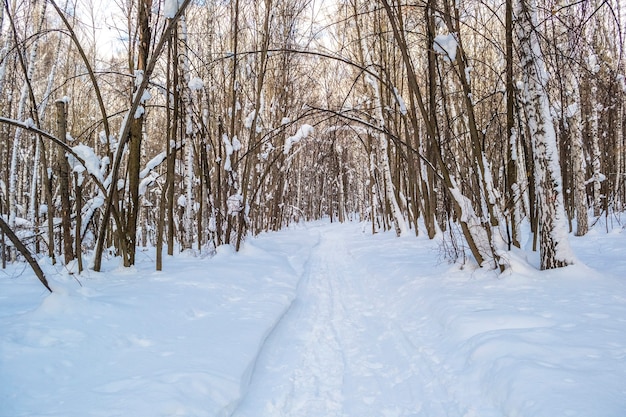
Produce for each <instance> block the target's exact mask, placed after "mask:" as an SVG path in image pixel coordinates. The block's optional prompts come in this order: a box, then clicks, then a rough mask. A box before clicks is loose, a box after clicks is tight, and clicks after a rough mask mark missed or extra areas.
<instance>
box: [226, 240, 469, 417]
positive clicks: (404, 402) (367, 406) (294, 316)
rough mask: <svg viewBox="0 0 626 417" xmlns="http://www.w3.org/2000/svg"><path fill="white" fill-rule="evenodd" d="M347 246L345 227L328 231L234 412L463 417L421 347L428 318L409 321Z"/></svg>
mask: <svg viewBox="0 0 626 417" xmlns="http://www.w3.org/2000/svg"><path fill="white" fill-rule="evenodd" d="M350 250H351V248H350V242H349V238H348V237H346V236H345V235H343V234H342V232H341V229H336V228H335V229H328V228H324V229H323V230H322V233H321V235H320V243H319V245H318V246H317V248H316V249H314V251H313V253H312V256H311V258H310V260H309V262H308V264H307V266H306V268H305V270H304V274H303V277H302V281H301V283H300V287H299V289H298V294H297V298H296V300H295V301H294V304H293V305H292V307H291V309H290V310H289V312H288V313H287V314H286V315H285V316H284V317H283V319H282V320H281V322H280V323H279V324H278V326H277V327H276V329H275V330H274V332H273V333H272V334H271V335H270V337H269V338H268V339H267V341H266V343H265V344H264V346H263V349H262V351H261V353H260V356H259V359H258V361H257V364H256V367H255V370H254V372H253V375H252V379H251V383H250V387H249V390H248V392H247V393H246V395H245V397H244V398H243V400H242V402H241V403H240V404H239V407H238V408H237V409H236V410H235V412H234V413H233V414H232V415H233V416H234V417H253V416H254V417H261V416H268V417H277V416H298V417H308V416H311V417H313V416H315V417H322V416H323V417H332V416H345V417H350V416H355V417H357V416H358V417H367V416H372V417H373V416H376V417H404V416H448V415H459V413H458V410H457V409H455V408H456V407H455V405H454V404H453V403H451V402H449V401H446V402H445V403H444V402H442V399H445V398H448V396H447V395H446V393H445V392H444V387H445V384H443V383H442V382H441V381H440V380H439V379H438V378H442V374H443V373H444V372H443V371H442V370H440V369H437V368H438V366H437V360H436V358H435V357H433V356H432V354H431V353H429V352H431V350H430V349H428V347H427V346H425V345H422V343H420V338H421V337H422V335H421V334H420V329H422V328H424V326H423V323H424V321H425V320H426V318H425V317H415V318H414V321H412V322H407V321H406V315H403V314H402V313H401V312H397V311H396V310H397V308H398V307H397V306H396V305H397V304H398V303H396V302H394V299H393V298H394V296H393V293H392V294H390V293H389V292H388V291H386V288H385V282H386V280H385V277H383V276H379V275H376V274H374V273H372V272H371V271H368V270H367V269H365V268H364V267H363V266H361V265H358V264H357V262H356V261H355V259H354V258H353V257H352V255H351V252H350ZM397 313H400V314H397ZM397 317H403V320H402V321H400V320H398V318H397Z"/></svg>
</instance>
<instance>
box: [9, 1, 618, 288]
mask: <svg viewBox="0 0 626 417" xmlns="http://www.w3.org/2000/svg"><path fill="white" fill-rule="evenodd" d="M95 3H97V2H94V1H93V0H76V1H73V0H27V1H21V0H5V1H4V2H3V6H2V8H1V9H0V28H1V33H0V136H1V138H2V140H0V226H1V231H0V257H1V262H2V267H3V268H5V267H6V265H7V263H10V262H14V261H16V260H26V261H28V262H29V263H30V264H31V265H32V266H33V268H37V261H36V259H37V258H40V257H49V258H50V259H51V260H52V262H57V263H61V264H64V265H66V266H67V268H69V269H72V270H73V271H75V272H77V273H80V271H82V270H83V269H84V268H92V269H94V270H95V271H98V270H100V268H101V265H102V260H103V258H106V257H111V256H119V257H120V258H121V262H122V263H123V265H124V266H131V265H134V263H135V255H136V251H137V248H140V247H154V248H156V258H155V268H156V269H157V270H161V269H162V268H163V263H164V255H165V254H168V255H172V254H174V253H178V252H183V251H189V252H190V253H192V254H195V255H197V256H205V255H207V256H208V255H211V254H212V253H214V252H215V250H216V248H218V247H219V246H221V245H232V246H233V247H234V248H235V249H236V250H239V248H240V247H241V246H242V244H243V243H244V242H245V239H246V237H247V236H250V235H256V234H258V233H260V232H263V231H275V230H279V229H281V228H284V227H286V226H288V225H290V224H293V223H297V222H301V221H311V220H316V219H320V218H330V219H331V221H337V222H344V221H349V220H357V221H363V222H367V224H368V225H369V226H368V231H369V232H371V233H377V232H379V231H384V230H393V231H395V233H396V234H397V235H398V236H401V235H408V234H426V235H427V236H429V237H430V238H433V237H435V236H436V235H438V234H443V235H445V236H446V238H445V242H446V243H445V245H444V246H445V248H444V249H445V252H446V255H447V256H448V257H449V258H450V259H452V260H455V261H459V262H468V261H472V262H474V261H475V262H476V263H477V264H478V265H480V266H482V267H484V268H490V269H500V270H505V269H506V268H507V267H508V265H507V262H506V258H505V257H503V255H504V254H505V253H506V251H509V250H511V249H512V248H513V247H521V246H522V242H525V241H528V240H529V239H531V241H532V250H536V251H539V254H540V268H541V269H552V268H558V267H562V266H566V265H569V264H571V263H572V262H573V256H572V254H571V250H570V248H569V243H568V239H569V238H568V236H569V235H570V234H575V235H577V236H582V235H584V234H586V233H587V232H588V230H589V229H590V228H591V227H593V226H594V224H595V223H596V222H597V221H598V220H599V219H604V220H605V221H603V222H602V224H606V225H607V227H609V225H612V224H619V222H620V213H621V212H623V210H624V204H625V203H626V184H625V178H624V175H625V174H626V155H625V146H624V145H625V137H624V124H623V118H624V110H625V109H624V95H625V93H626V80H624V57H623V44H622V42H623V40H624V33H623V32H622V29H623V15H624V10H622V8H623V7H626V6H625V5H622V4H620V2H619V0H582V1H577V0H541V1H538V0H409V1H398V0H338V1H316V0H259V1H255V0H163V1H162V0H111V1H110V2H105V3H106V9H109V10H108V12H107V14H106V16H104V15H101V14H99V13H96V12H95V10H96V9H97V7H96V5H95ZM105 28H108V29H109V30H113V31H114V32H115V33H116V42H115V47H114V48H103V47H101V45H102V43H101V42H100V41H101V39H100V38H101V37H102V33H103V29H105ZM85 255H88V256H85ZM83 256H85V261H84V260H83ZM40 279H42V280H43V282H44V284H45V277H43V274H41V276H40Z"/></svg>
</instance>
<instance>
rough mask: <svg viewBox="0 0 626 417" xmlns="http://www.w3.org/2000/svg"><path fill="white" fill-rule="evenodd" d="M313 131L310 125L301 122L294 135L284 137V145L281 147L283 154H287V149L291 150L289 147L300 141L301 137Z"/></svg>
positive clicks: (303, 137)
mask: <svg viewBox="0 0 626 417" xmlns="http://www.w3.org/2000/svg"><path fill="white" fill-rule="evenodd" d="M313 131H314V129H313V126H311V125H308V124H303V125H302V126H300V128H299V129H298V131H297V132H296V134H295V135H293V136H289V137H288V138H287V139H285V147H284V148H283V153H284V154H285V155H287V154H289V151H291V147H292V146H293V145H294V144H296V143H298V142H300V141H301V140H302V139H306V138H307V137H308V136H309V135H310V134H312V133H313Z"/></svg>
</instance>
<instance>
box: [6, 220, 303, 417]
mask: <svg viewBox="0 0 626 417" xmlns="http://www.w3.org/2000/svg"><path fill="white" fill-rule="evenodd" d="M281 236H282V237H281ZM314 240H315V238H314V236H311V235H309V234H308V232H306V231H305V230H301V231H300V232H297V233H296V234H288V233H283V234H279V235H274V236H272V239H271V240H269V239H267V238H258V239H250V240H249V241H247V243H246V248H245V249H244V250H243V251H242V252H241V253H239V254H235V253H234V252H233V251H228V250H224V248H221V250H219V251H218V254H217V255H216V256H215V257H214V258H212V259H204V260H200V259H198V258H191V257H183V256H181V257H178V258H169V259H166V260H165V271H164V272H161V273H158V272H154V262H153V259H154V253H146V252H139V253H138V254H137V257H138V260H139V263H138V265H137V266H136V267H135V268H132V269H122V268H118V267H117V266H116V265H117V261H109V264H108V265H107V267H106V268H107V269H108V271H106V272H103V273H95V272H93V271H91V272H88V273H86V274H85V275H84V276H82V277H79V280H80V281H81V283H82V287H81V286H80V285H79V284H78V283H77V282H76V281H75V280H74V278H71V277H69V276H67V275H66V274H65V273H64V271H63V269H62V267H58V270H55V269H54V267H53V266H51V265H49V264H45V265H42V266H43V267H44V269H45V270H46V272H47V274H48V277H49V279H50V280H51V285H52V287H53V288H54V291H55V292H54V293H53V294H51V295H49V296H46V294H45V292H44V291H42V290H41V288H40V285H37V283H36V281H35V280H36V278H35V277H34V276H32V274H30V273H25V272H24V268H23V265H14V266H13V267H12V269H10V270H8V271H7V273H6V274H4V273H3V274H1V275H0V369H2V372H1V376H0V416H3V417H4V416H7V417H8V416H11V417H18V416H41V415H46V416H59V417H61V416H62V417H74V416H75V417H84V416H174V415H176V416H197V417H203V416H205V417H213V416H225V415H230V412H231V411H232V409H233V408H234V406H235V405H236V403H237V401H238V400H239V398H240V397H241V396H242V393H243V390H244V389H245V387H246V386H247V380H248V379H249V376H250V374H251V371H252V368H253V366H254V362H255V360H256V355H257V353H258V350H259V347H260V345H261V344H262V342H263V340H264V339H265V337H266V336H267V334H268V333H269V332H270V330H271V329H272V328H273V326H274V324H275V322H276V321H277V320H278V318H279V317H280V316H281V315H282V314H283V313H284V311H285V310H286V309H287V308H288V307H289V305H290V303H291V301H292V299H293V297H294V293H295V288H296V285H297V283H298V279H299V273H298V271H300V270H301V266H302V264H304V262H306V259H307V256H308V254H309V253H310V247H311V245H312V244H313V243H314ZM285 252H288V253H289V257H287V256H285V255H284V253H285ZM42 264H43V263H42Z"/></svg>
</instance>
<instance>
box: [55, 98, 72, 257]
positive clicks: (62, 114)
mask: <svg viewBox="0 0 626 417" xmlns="http://www.w3.org/2000/svg"><path fill="white" fill-rule="evenodd" d="M56 106H57V137H58V138H59V140H61V141H63V142H65V141H66V136H67V112H66V102H65V101H64V100H58V101H57V102H56ZM55 165H56V170H55V171H56V172H57V177H58V181H59V196H60V199H61V230H62V236H63V258H64V260H65V265H68V264H69V263H70V262H71V261H72V260H73V259H74V242H73V240H72V213H71V207H70V172H69V168H70V167H69V164H68V161H67V158H66V157H65V150H64V149H63V148H59V149H58V153H57V157H56V164H55Z"/></svg>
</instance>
